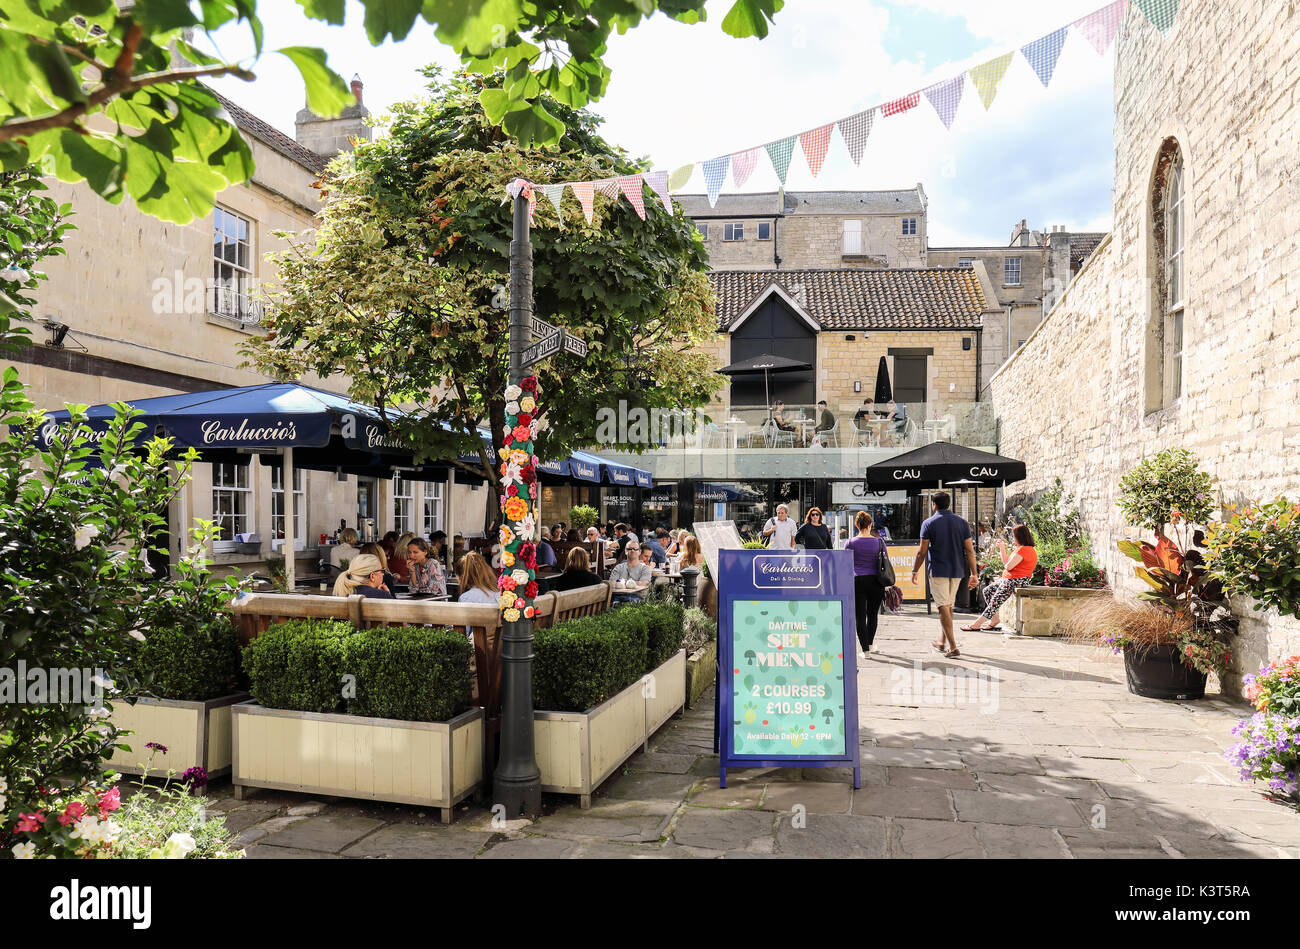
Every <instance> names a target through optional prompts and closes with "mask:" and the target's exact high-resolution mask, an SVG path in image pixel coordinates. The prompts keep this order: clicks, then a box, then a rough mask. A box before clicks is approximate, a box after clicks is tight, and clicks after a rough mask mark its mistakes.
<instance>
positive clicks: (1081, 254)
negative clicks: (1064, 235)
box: [1070, 233, 1106, 270]
mask: <svg viewBox="0 0 1300 949" xmlns="http://www.w3.org/2000/svg"><path fill="white" fill-rule="evenodd" d="M1105 236H1106V235H1105V234H1104V233H1102V234H1071V235H1070V269H1071V270H1078V269H1079V268H1080V267H1082V266H1083V262H1084V261H1085V260H1087V259H1088V258H1089V257H1091V256H1092V252H1093V251H1094V250H1096V249H1097V245H1098V244H1100V243H1101V242H1102V239H1103V238H1104V237H1105Z"/></svg>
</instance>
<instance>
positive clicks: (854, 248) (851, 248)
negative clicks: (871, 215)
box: [843, 221, 862, 257]
mask: <svg viewBox="0 0 1300 949" xmlns="http://www.w3.org/2000/svg"><path fill="white" fill-rule="evenodd" d="M843 253H844V256H846V257H851V256H854V255H856V254H861V253H862V222H861V221H845V222H844V251H843Z"/></svg>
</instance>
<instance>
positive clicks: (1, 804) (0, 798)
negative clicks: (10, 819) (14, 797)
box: [0, 794, 9, 811]
mask: <svg viewBox="0 0 1300 949" xmlns="http://www.w3.org/2000/svg"><path fill="white" fill-rule="evenodd" d="M8 804H9V798H7V797H5V796H4V795H3V794H0V811H3V810H4V809H5V807H6V806H7V805H8Z"/></svg>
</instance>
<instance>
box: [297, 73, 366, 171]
mask: <svg viewBox="0 0 1300 949" xmlns="http://www.w3.org/2000/svg"><path fill="white" fill-rule="evenodd" d="M351 85H352V96H353V98H354V99H355V101H354V102H353V103H352V104H351V105H349V106H347V107H346V108H345V109H344V110H343V111H342V112H340V113H339V114H338V115H337V116H335V117H334V118H332V119H324V118H321V117H320V116H319V115H317V114H316V113H315V112H313V111H311V109H308V108H305V107H304V108H303V109H301V110H300V111H299V112H298V115H297V116H296V117H295V119H294V123H293V125H294V138H296V139H297V140H298V144H300V145H303V146H305V147H306V148H309V149H311V150H312V151H313V152H315V153H316V154H317V155H323V156H324V157H326V158H333V157H334V156H335V155H337V154H338V153H339V152H343V151H347V150H348V149H349V148H351V147H352V140H353V139H360V140H362V141H366V142H368V141H370V131H371V130H370V126H369V125H367V124H366V119H368V118H369V117H370V110H369V109H367V108H366V107H365V105H364V103H363V102H362V99H361V93H362V90H363V89H364V88H365V86H364V84H363V83H362V82H361V77H360V76H359V75H356V74H353V76H352V83H351Z"/></svg>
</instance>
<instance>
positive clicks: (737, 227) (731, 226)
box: [722, 221, 745, 241]
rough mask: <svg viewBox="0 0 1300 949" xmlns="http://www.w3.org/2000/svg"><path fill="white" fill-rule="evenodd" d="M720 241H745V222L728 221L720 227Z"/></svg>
mask: <svg viewBox="0 0 1300 949" xmlns="http://www.w3.org/2000/svg"><path fill="white" fill-rule="evenodd" d="M722 239H723V240H724V241H743V240H744V239H745V222H744V221H728V222H727V223H726V224H724V225H722Z"/></svg>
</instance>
